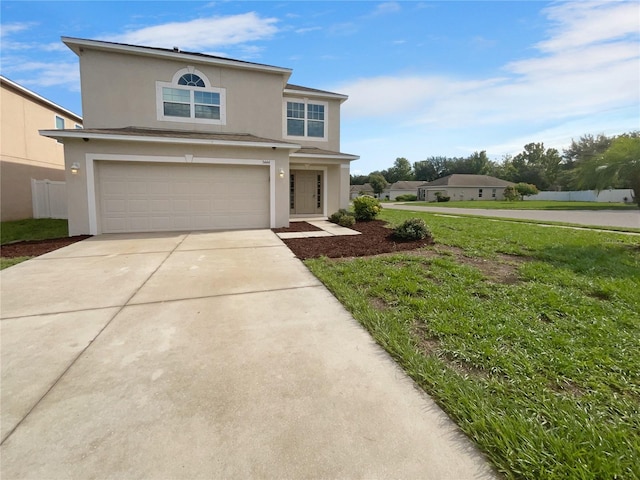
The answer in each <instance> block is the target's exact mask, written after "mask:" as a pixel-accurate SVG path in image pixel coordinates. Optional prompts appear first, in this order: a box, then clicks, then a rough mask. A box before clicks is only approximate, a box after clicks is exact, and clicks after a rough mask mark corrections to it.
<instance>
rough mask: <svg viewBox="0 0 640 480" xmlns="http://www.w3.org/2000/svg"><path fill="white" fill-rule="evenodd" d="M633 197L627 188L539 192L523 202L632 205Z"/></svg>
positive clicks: (631, 191)
mask: <svg viewBox="0 0 640 480" xmlns="http://www.w3.org/2000/svg"><path fill="white" fill-rule="evenodd" d="M634 198H635V196H634V195H633V190H631V189H629V188H619V189H611V190H600V192H596V191H595V190H580V191H577V192H540V193H538V194H537V195H530V196H528V197H524V199H525V200H555V201H557V202H601V203H615V202H628V203H632V202H633V201H634Z"/></svg>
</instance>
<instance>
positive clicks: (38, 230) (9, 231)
mask: <svg viewBox="0 0 640 480" xmlns="http://www.w3.org/2000/svg"><path fill="white" fill-rule="evenodd" d="M67 236H69V229H68V225H67V221H66V220H58V219H52V218H37V219H36V218H28V219H25V220H15V221H11V222H2V223H0V245H5V244H7V243H13V242H20V241H23V240H45V239H48V238H62V237H67ZM30 258H32V257H14V258H3V257H0V270H4V269H5V268H9V267H12V266H13V265H17V264H18V263H22V262H24V261H26V260H29V259H30Z"/></svg>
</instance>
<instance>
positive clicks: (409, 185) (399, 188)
mask: <svg viewBox="0 0 640 480" xmlns="http://www.w3.org/2000/svg"><path fill="white" fill-rule="evenodd" d="M421 185H424V181H422V180H420V181H413V180H401V181H399V182H396V183H392V184H391V185H389V187H387V188H386V189H385V191H384V195H385V198H386V199H387V200H395V199H396V197H397V196H398V195H416V196H417V195H418V187H420V186H421Z"/></svg>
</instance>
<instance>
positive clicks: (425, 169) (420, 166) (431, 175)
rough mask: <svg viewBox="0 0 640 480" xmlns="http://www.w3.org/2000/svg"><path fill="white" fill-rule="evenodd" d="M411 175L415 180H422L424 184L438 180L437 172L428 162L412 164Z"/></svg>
mask: <svg viewBox="0 0 640 480" xmlns="http://www.w3.org/2000/svg"><path fill="white" fill-rule="evenodd" d="M413 175H414V177H415V179H416V180H423V181H425V182H431V181H432V180H435V179H436V178H438V172H437V171H436V167H435V165H434V164H433V163H432V162H430V161H428V160H422V161H420V162H414V164H413Z"/></svg>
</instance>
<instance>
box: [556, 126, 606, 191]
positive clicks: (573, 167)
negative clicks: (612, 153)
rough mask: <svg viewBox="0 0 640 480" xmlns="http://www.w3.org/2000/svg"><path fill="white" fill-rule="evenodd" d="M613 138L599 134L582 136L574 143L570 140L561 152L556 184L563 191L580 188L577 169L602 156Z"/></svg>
mask: <svg viewBox="0 0 640 480" xmlns="http://www.w3.org/2000/svg"><path fill="white" fill-rule="evenodd" d="M612 140H613V138H610V137H607V136H605V135H604V134H602V133H600V134H598V135H597V136H593V135H591V134H587V135H582V136H581V137H580V139H579V140H578V141H577V142H576V141H575V140H573V139H571V145H570V146H569V148H566V149H564V150H563V151H562V158H563V161H562V164H561V165H560V171H559V172H558V178H557V181H556V182H557V184H558V186H559V187H561V188H562V189H564V190H575V189H578V188H580V187H579V184H581V180H580V179H579V178H578V169H579V168H580V166H581V165H582V164H584V163H588V162H590V161H593V159H594V158H596V157H598V156H599V155H602V154H603V153H604V152H606V151H607V149H608V148H609V147H610V146H611V142H612Z"/></svg>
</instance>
